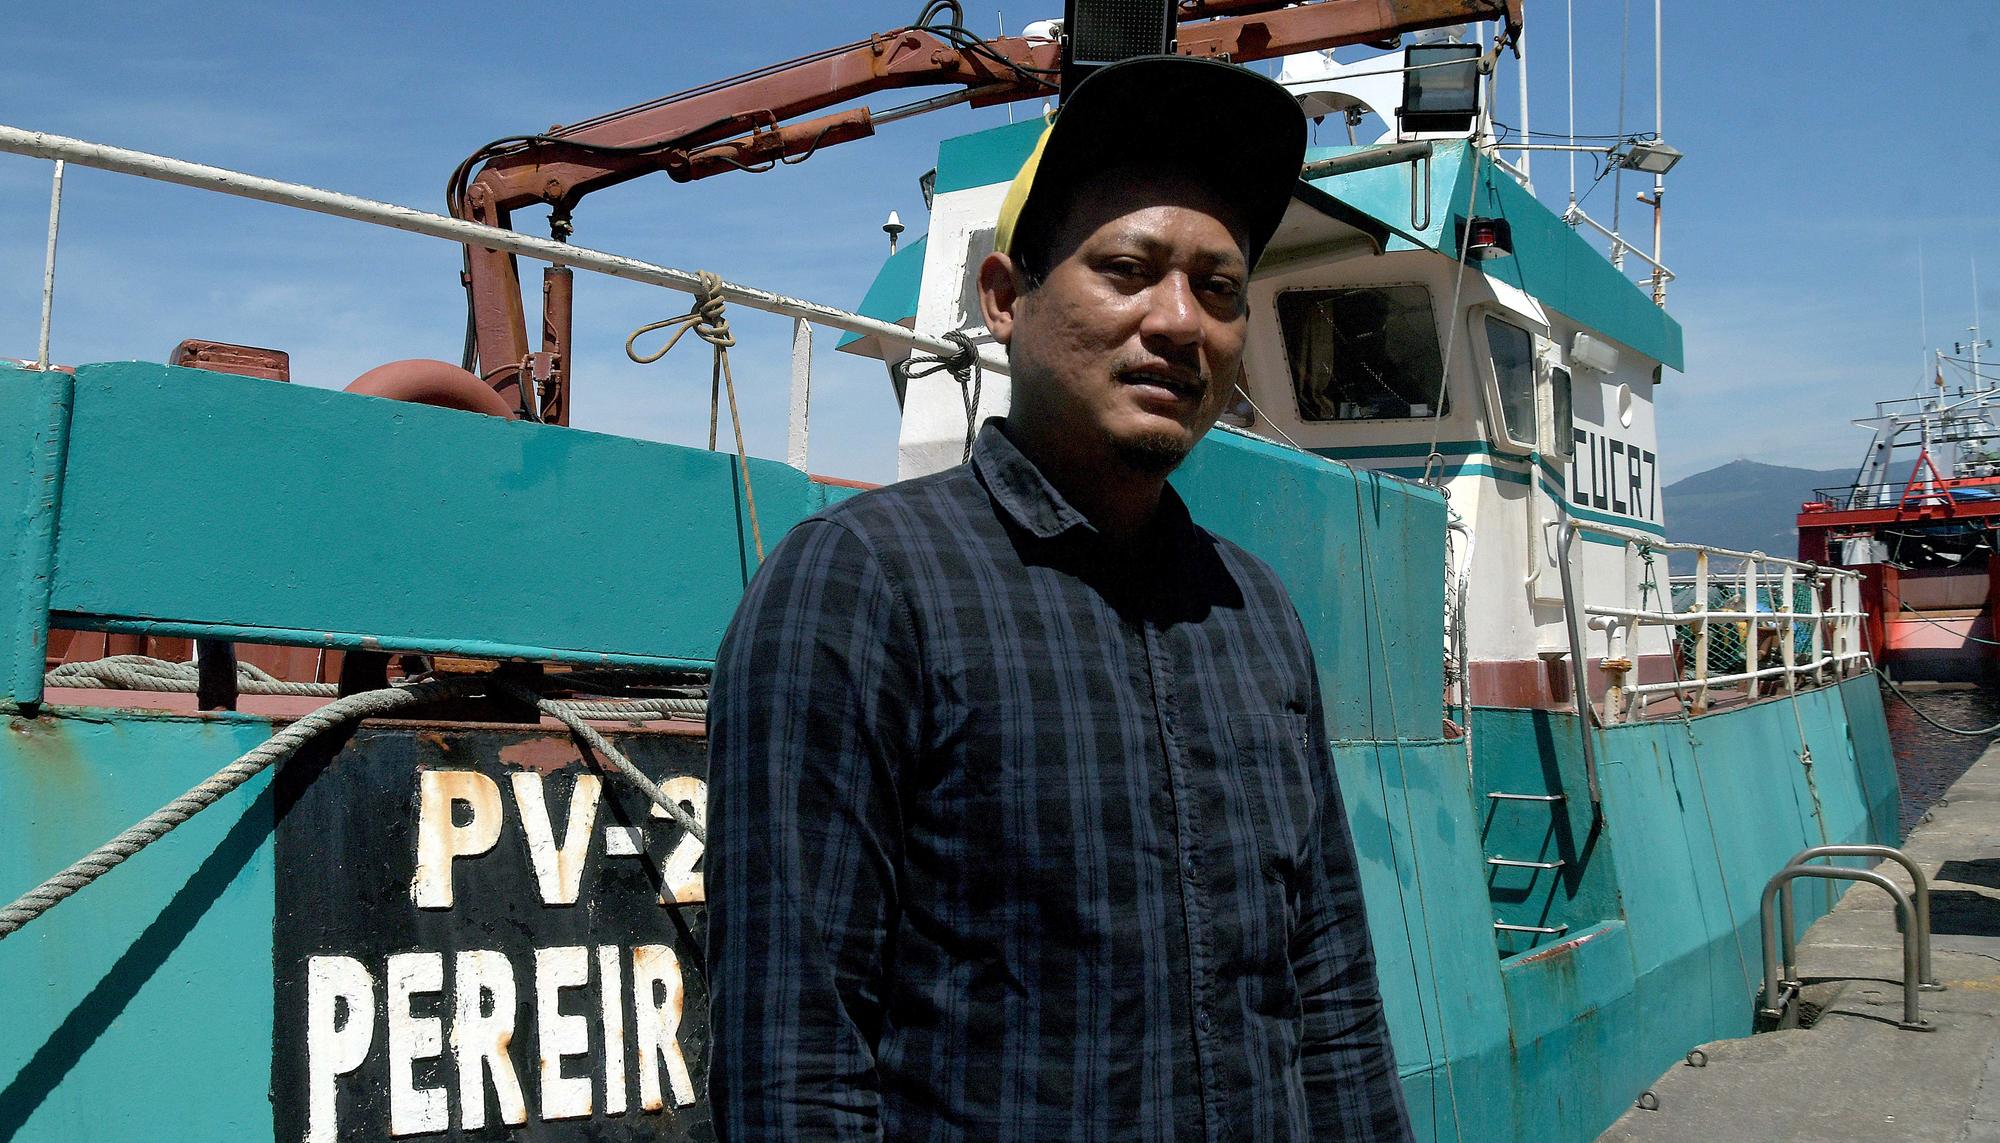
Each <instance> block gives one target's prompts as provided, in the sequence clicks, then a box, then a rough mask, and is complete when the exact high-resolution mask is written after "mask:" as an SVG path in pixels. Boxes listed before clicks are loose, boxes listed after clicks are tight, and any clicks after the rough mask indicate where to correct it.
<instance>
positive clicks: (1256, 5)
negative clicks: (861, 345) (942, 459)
mask: <svg viewBox="0 0 2000 1143" xmlns="http://www.w3.org/2000/svg"><path fill="white" fill-rule="evenodd" d="M940 6H941V5H933V6H932V8H931V9H926V13H927V14H928V13H929V12H930V11H931V10H932V9H934V8H936V7H940ZM1487 19H1498V20H1501V21H1503V22H1504V24H1505V29H1506V30H1505V32H1504V33H1503V35H1505V36H1509V37H1511V35H1512V34H1513V33H1514V31H1515V30H1516V29H1518V28H1519V26H1520V20H1521V0H1310V2H1308V3H1300V4H1295V5H1292V6H1289V7H1288V6H1286V4H1285V3H1284V2H1283V0H1275V2H1274V0H1181V2H1180V9H1179V20H1180V24H1179V35H1178V48H1177V50H1178V51H1179V52H1180V53H1181V54H1182V55H1189V56H1203V57H1211V58H1223V59H1230V60H1234V61H1236V62H1238V63H1247V62H1249V61H1252V60H1260V59H1269V58H1272V57H1274V56H1283V55H1290V54H1294V53H1298V52H1308V51H1318V50H1323V49H1326V48H1333V47H1339V46H1342V45H1346V44H1357V43H1367V42H1371V41H1376V40H1381V39H1384V38H1387V37H1392V36H1396V35H1399V34H1401V33H1403V32H1410V31H1417V30H1420V29H1424V28H1432V27H1439V26H1442V25H1447V24H1458V23H1466V22H1470V21H1474V20H1487ZM1060 50H1061V49H1060V47H1059V45H1057V44H1055V43H1053V42H1049V41H1045V40H1027V39H1022V38H1020V37H1005V38H1000V39H982V38H980V37H977V36H974V35H973V34H971V33H969V32H967V31H965V30H964V29H963V28H962V27H960V26H958V25H957V24H956V22H953V23H950V24H934V23H927V24H925V25H923V26H920V27H917V26H913V27H907V28H899V29H896V30H894V31H889V32H884V33H882V34H880V35H875V36H870V37H869V38H868V39H866V40H862V41H858V42H856V43H852V44H847V45H843V46H841V47H837V48H831V49H828V50H825V51H821V52H817V53H814V54H812V55H809V56H804V57H801V58H799V59H795V60H791V61H788V62H785V63H781V64H775V65H773V66H770V67H766V68H763V69H760V70H758V71H755V72H750V73H748V74H745V75H741V76H736V77H734V78H732V79H726V80H721V81H719V82H716V83H711V84H706V85H704V86H701V87H697V88H693V89H691V90H688V91H684V92H680V93H678V94H675V95H669V96H666V97H664V98H661V99H656V100H653V101H651V102H648V103H643V104H640V105H638V106H636V107H629V108H625V109H624V110H620V111H614V112H611V113H609V114H607V115H600V116H598V117H597V118H595V119H590V120H587V121H585V122H582V123H575V124H571V125H569V126H566V127H560V128H555V129H552V130H550V131H549V132H547V133H545V134H539V135H524V136H517V137H514V138H510V139H503V140H498V141H496V142H494V143H490V144H488V145H487V146H485V147H482V148H481V149H480V150H478V151H476V152H474V153H473V154H472V155H471V156H470V157H469V158H467V159H466V160H465V161H464V162H463V163H461V164H460V165H459V167H458V169H457V170H456V171H455V172H454V173H453V175H452V179H451V184H450V187H449V189H448V197H449V199H450V205H451V210H452V213H453V214H455V215H457V216H458V217H460V218H466V219H470V220H472V221H475V222H482V223H485V224H487V225H491V226H502V227H505V226H509V225H510V219H511V216H512V212H513V211H515V210H517V209H519V208H521V207H525V206H531V205H537V204H541V205H547V206H548V207H550V208H551V210H552V212H553V214H552V219H551V226H552V228H553V229H554V231H555V234H556V237H558V238H563V237H567V235H568V233H569V218H570V212H571V211H572V210H573V209H574V208H575V206H576V203H577V201H578V200H580V199H581V198H582V197H583V196H584V195H587V194H589V193H591V192H592V191H595V190H601V189H603V188H605V187H609V186H615V185H617V184H618V183H622V182H625V181H627V180H630V179H635V178H638V177H639V176H641V175H645V174H650V173H652V172H655V171H665V172H666V173H667V175H668V177H670V178H672V179H674V180H675V181H677V182H687V181H690V180H693V179H700V178H706V177H708V176H709V175H713V174H718V173H721V172H723V171H730V170H753V171H754V170H765V169H768V168H769V166H770V165H772V164H775V163H778V162H800V161H803V159H804V158H805V157H807V156H810V155H811V154H812V153H814V152H815V151H818V150H819V149H821V148H823V147H830V146H834V145H836V144H839V143H845V142H849V141H851V140H855V139H862V138H866V137H868V136H869V135H872V134H874V133H875V127H876V125H877V124H880V123H884V122H889V121H892V120H894V119H900V118H905V117H908V116H910V115H914V114H918V113H921V112H924V111H929V110H934V109H936V108H938V107H943V106H948V105H950V104H954V103H971V104H972V105H973V106H975V107H984V106H990V105H993V104H998V103H1006V102H1010V101H1014V100H1021V99H1036V98H1044V97H1047V96H1050V95H1053V94H1055V93H1056V90H1057V78H1056V77H1057V74H1058V69H1059V67H1060V64H1061V60H1060ZM947 84H948V85H953V86H955V87H957V89H958V90H957V91H955V92H952V93H949V94H946V95H943V96H939V97H936V98H933V99H927V100H922V101H919V102H916V103H912V104H907V105H904V106H902V107H898V108H894V109H891V110H889V111H885V112H882V113H879V114H877V113H871V111H870V110H869V109H868V108H865V107H855V108H848V109H845V110H840V111H835V112H832V113H830V114H826V115H820V116H818V117H816V118H805V117H806V116H809V115H812V114H813V113H814V112H818V111H822V110H825V109H826V108H829V107H834V106H837V105H839V104H843V103H848V102H851V101H853V100H856V99H861V98H864V97H866V96H869V95H873V94H876V93H878V92H883V91H893V90H898V89H903V88H913V87H935V86H942V85H947ZM482 164H483V165H482ZM475 168H476V169H477V174H476V175H475V174H473V173H472V172H473V171H474V169H475ZM570 275H571V271H570V270H568V269H567V268H563V267H553V268H551V269H549V270H548V271H546V272H545V274H544V278H543V306H542V324H543V333H542V348H541V349H540V350H539V351H536V352H531V351H530V350H529V347H528V331H527V324H526V320H525V314H524V312H523V307H522V302H521V282H520V275H519V270H518V268H517V267H516V265H515V261H514V257H513V255H511V254H507V253H505V252H502V251H498V250H491V249H487V248H484V247H477V246H473V247H468V248H467V250H466V274H465V285H466V291H467V294H468V302H469V305H470V322H471V333H472V339H471V340H472V344H473V347H474V350H475V355H476V358H477V361H478V363H479V371H480V375H481V376H482V377H483V378H484V380H485V381H486V382H487V384H489V385H491V386H492V387H493V389H494V390H495V391H496V392H497V393H498V394H499V395H500V397H501V398H502V400H504V401H505V402H506V403H508V404H509V405H510V406H518V407H520V408H521V409H522V410H523V412H525V413H528V414H529V415H531V416H534V417H535V418H536V419H539V420H543V421H547V422H551V423H555V424H567V423H568V421H569V393H568V389H569V386H568V373H569V366H568V358H569V356H570V353H569V342H570V305H571V296H572V292H571V281H572V280H571V277H570ZM524 378H525V379H527V381H528V387H527V389H526V390H525V391H524V389H523V380H524Z"/></svg>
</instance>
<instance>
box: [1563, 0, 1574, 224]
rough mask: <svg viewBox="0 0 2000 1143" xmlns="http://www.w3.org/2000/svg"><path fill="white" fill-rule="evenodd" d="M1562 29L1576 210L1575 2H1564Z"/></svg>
mask: <svg viewBox="0 0 2000 1143" xmlns="http://www.w3.org/2000/svg"><path fill="white" fill-rule="evenodd" d="M1563 27H1564V30H1565V32H1566V34H1567V35H1568V38H1569V76H1568V80H1569V206H1570V210H1575V209H1576V0H1566V10H1565V11H1564V13H1563ZM1565 213H1567V212H1565Z"/></svg>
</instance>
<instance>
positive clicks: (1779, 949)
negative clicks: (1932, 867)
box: [1758, 845, 1944, 1032]
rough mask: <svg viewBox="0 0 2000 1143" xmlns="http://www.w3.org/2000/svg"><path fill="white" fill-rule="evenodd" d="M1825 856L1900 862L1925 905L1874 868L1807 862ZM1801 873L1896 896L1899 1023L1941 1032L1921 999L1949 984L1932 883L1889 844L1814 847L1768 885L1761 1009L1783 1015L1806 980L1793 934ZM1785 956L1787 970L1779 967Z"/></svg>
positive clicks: (1762, 925) (1762, 910)
mask: <svg viewBox="0 0 2000 1143" xmlns="http://www.w3.org/2000/svg"><path fill="white" fill-rule="evenodd" d="M1820 857H1880V858H1885V859H1887V860H1890V861H1894V862H1897V863H1898V864H1900V865H1902V867H1903V868H1904V869H1906V870H1908V871H1909V873H1910V877H1911V878H1912V881H1913V884H1914V886H1915V890H1916V894H1917V901H1918V902H1921V904H1918V903H1916V902H1913V901H1912V900H1911V896H1910V894H1908V893H1905V892H1903V888H1902V886H1900V885H1898V884H1896V883H1895V882H1894V881H1891V880H1890V879H1889V878H1888V877H1887V876H1886V875H1884V874H1881V873H1877V872H1875V871H1874V870H1872V869H1849V868H1846V867H1843V866H1829V865H1808V864H1806V862H1808V861H1811V860H1813V859H1815V858H1820ZM1801 877H1813V878H1818V879H1821V880H1826V881H1860V882H1865V883H1867V884H1869V885H1875V886H1879V887H1880V888H1881V889H1882V890H1883V891H1885V892H1887V893H1888V894H1889V896H1890V897H1891V898H1892V899H1894V900H1895V902H1896V909H1897V912H1898V915H1899V916H1900V917H1901V918H1902V927H1903V1019H1902V1021H1901V1022H1900V1023H1899V1025H1898V1026H1899V1027H1903V1028H1907V1029H1909V1030H1911V1031H1913V1032H1931V1031H1935V1030H1936V1025H1934V1024H1932V1023H1931V1022H1930V1021H1928V1020H1925V1019H1924V1018H1923V1011H1922V1008H1921V1006H1920V1004H1919V1001H1918V994H1919V993H1920V992H1922V991H1924V990H1926V989H1930V990H1937V989H1942V988H1943V987H1944V986H1943V985H1942V984H1940V983H1938V981H1937V979H1936V974H1935V973H1934V972H1933V971H1932V969H1931V939H1930V938H1931V918H1930V884H1929V882H1928V881H1927V880H1926V879H1925V877H1924V874H1923V871H1922V870H1921V869H1919V868H1917V865H1916V863H1915V862H1913V861H1911V860H1910V859H1909V857H1908V856H1906V855H1905V854H1904V853H1903V852H1902V851H1901V850H1898V849H1894V848H1892V847H1890V846H1886V845H1819V846H1813V847H1812V848H1810V849H1805V850H1801V851H1799V853H1797V854H1796V855H1794V856H1793V858H1792V860H1791V861H1790V862H1789V863H1788V864H1787V865H1786V866H1785V868H1783V869H1781V870H1779V871H1778V872H1777V873H1776V874H1775V875H1773V876H1772V878H1771V880H1770V881H1768V882H1766V883H1765V885H1764V898H1763V902H1762V904H1761V905H1760V907H1759V911H1758V926H1759V932H1760V933H1761V935H1762V936H1763V940H1764V1002H1763V1004H1762V1006H1761V1007H1760V1008H1759V1009H1758V1010H1759V1012H1761V1013H1762V1014H1763V1015H1765V1016H1769V1017H1772V1018H1773V1019H1776V1018H1781V1017H1782V1016H1783V1015H1784V1012H1785V1006H1786V1004H1788V1003H1790V1001H1791V999H1792V997H1793V996H1795V995H1796V994H1797V992H1798V989H1799V987H1800V982H1799V981H1798V980H1797V979H1795V976H1796V974H1795V972H1794V969H1795V967H1796V966H1795V965H1794V964H1793V963H1792V962H1793V959H1794V957H1795V955H1796V947H1795V944H1794V940H1793V935H1792V927H1793V917H1792V905H1791V894H1792V890H1791V885H1792V882H1794V881H1796V880H1798V879H1799V878H1801ZM1781 901H1782V912H1783V922H1782V927H1783V932H1782V933H1777V932H1774V931H1773V929H1774V927H1776V926H1777V925H1778V924H1779V920H1778V915H1779V912H1780V908H1779V905H1780V902H1781ZM1781 956H1782V958H1783V972H1780V971H1779V961H1780V957H1781Z"/></svg>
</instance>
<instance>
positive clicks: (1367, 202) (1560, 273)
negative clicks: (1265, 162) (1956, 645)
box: [864, 121, 1683, 370]
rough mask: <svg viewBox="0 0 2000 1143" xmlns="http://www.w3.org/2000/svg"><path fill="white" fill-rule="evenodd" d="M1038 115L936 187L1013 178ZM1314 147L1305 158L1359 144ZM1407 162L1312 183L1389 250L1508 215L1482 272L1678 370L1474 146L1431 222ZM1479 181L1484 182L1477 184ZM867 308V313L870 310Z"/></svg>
mask: <svg viewBox="0 0 2000 1143" xmlns="http://www.w3.org/2000/svg"><path fill="white" fill-rule="evenodd" d="M1040 134H1041V124H1040V122H1039V121H1031V122H1024V123H1015V124H1011V125H1009V126H1006V127H995V128H993V129H991V130H988V131H980V132H976V133H974V134H971V135H963V136H960V137H958V138H956V139H948V140H946V141H945V142H944V144H943V145H942V146H940V147H939V148H938V167H937V172H938V173H937V190H938V191H939V193H943V192H946V191H954V190H965V189H968V188H970V187H978V186H987V185H990V184H993V183H999V182H1006V181H1008V180H1010V179H1012V178H1013V177H1014V175H1015V174H1016V173H1017V172H1018V171H1019V170H1020V169H1021V164H1023V163H1025V162H1026V161H1027V159H1028V155H1029V153H1030V152H1031V151H1033V150H1034V146H1035V140H1036V139H1037V138H1038V137H1040ZM1357 149H1359V148H1354V147H1314V148H1311V149H1309V150H1308V151H1307V152H1306V159H1307V161H1308V162H1312V161H1317V160H1319V159H1326V158H1331V157H1333V156H1336V155H1342V154H1346V153H1348V152H1351V151H1354V150H1357ZM1411 170H1412V168H1411V166H1410V164H1408V163H1403V164H1398V165H1396V166H1391V167H1376V168H1373V169H1370V170H1365V171H1355V172H1353V173H1351V174H1344V175H1334V176H1331V177H1328V178H1323V179H1316V180H1314V181H1313V183H1312V185H1313V186H1315V187H1317V188H1319V189H1321V190H1324V191H1326V192H1327V193H1328V194H1331V195H1333V196H1334V197H1335V198H1338V199H1340V200H1341V201H1342V202H1345V203H1347V204H1349V205H1351V206H1354V207H1356V208H1358V209H1360V210H1361V211H1362V212H1363V213H1365V214H1367V215H1368V216H1370V217H1371V218H1374V219H1376V220H1377V221H1379V222H1382V223H1384V224H1386V225H1388V226H1389V227H1391V228H1392V229H1394V230H1395V231H1396V232H1397V234H1396V236H1395V237H1393V238H1392V239H1391V240H1390V243H1389V249H1391V250H1397V249H1403V250H1409V249H1417V248H1423V249H1429V250H1435V251H1438V252H1440V253H1443V254H1445V255H1446V256H1449V257H1455V256H1456V255H1457V252H1458V230H1457V228H1458V223H1459V221H1460V220H1461V219H1464V218H1465V217H1466V216H1467V213H1468V211H1467V207H1468V206H1470V208H1471V210H1470V213H1472V214H1476V215H1481V216H1484V217H1491V218H1504V219H1506V220H1507V222H1508V223H1509V225H1510V226H1511V227H1512V230H1513V242H1514V254H1513V257H1511V258H1496V259H1493V260H1492V261H1489V262H1483V263H1481V264H1480V269H1481V270H1482V271H1484V272H1485V273H1487V274H1490V275H1492V276H1493V277H1494V278H1497V279H1499V280H1500V281H1503V282H1506V283H1507V284H1509V285H1511V286H1515V287H1517V288H1519V289H1521V290H1524V291H1526V292H1527V293H1529V294H1530V295H1532V296H1533V297H1534V298H1535V299H1536V300H1537V301H1539V302H1541V303H1542V304H1543V305H1544V306H1547V307H1548V308H1550V309H1553V310H1556V311H1557V312H1559V313H1562V314H1566V315H1568V316H1569V317H1570V318H1571V319H1572V320H1574V321H1576V322H1577V323H1578V324H1580V325H1583V326H1587V327H1589V328H1591V329H1594V330H1598V331H1601V332H1602V333H1604V334H1605V335H1606V336H1608V337H1611V338H1614V339H1616V340H1618V341H1620V342H1622V343H1624V344H1625V345H1628V346H1630V347H1631V348H1633V349H1635V350H1637V351H1638V352H1640V353H1643V354H1645V355H1646V356H1647V357H1650V358H1652V359H1653V360H1655V361H1659V362H1661V363H1663V364H1665V365H1666V366H1668V367H1669V368H1672V369H1676V370H1678V369H1681V368H1683V365H1682V340H1681V327H1680V323H1679V322H1677V321H1675V320H1674V319H1673V318H1671V317H1669V316H1667V314H1666V311H1664V310H1662V309H1661V308H1660V307H1658V306H1656V305H1654V304H1653V301H1652V299H1651V298H1650V297H1648V296H1647V294H1646V293H1645V292H1644V291H1642V290H1641V289H1640V288H1639V287H1638V286H1636V285H1634V284H1633V283H1632V281H1631V280H1630V279H1628V278H1626V277H1625V275H1624V273H1623V272H1622V271H1620V270H1619V269H1618V268H1617V267H1615V266H1613V265H1611V263H1610V262H1609V261H1608V260H1607V259H1606V258H1605V257H1604V255H1603V254H1601V253H1599V252H1598V251H1597V250H1596V248H1594V247H1592V246H1591V245H1590V243H1589V242H1587V241H1586V240H1584V238H1583V237H1582V236H1581V235H1579V234H1577V233H1576V231H1574V230H1572V229H1571V228H1570V227H1569V226H1568V225H1567V224H1565V223H1564V222H1563V220H1562V218H1561V217H1560V216H1559V215H1557V214H1556V213H1555V212H1554V211H1551V210H1550V209H1549V208H1548V207H1546V206H1543V205H1542V204H1541V203H1540V202H1539V201H1537V200H1536V198H1535V196H1534V195H1532V194H1529V193H1528V192H1527V191H1526V190H1525V189H1523V188H1522V186H1521V185H1520V184H1519V183H1517V182H1515V181H1514V180H1513V179H1512V178H1511V177H1508V176H1506V175H1504V174H1501V173H1499V169H1498V168H1496V167H1495V166H1494V165H1493V163H1492V162H1491V161H1490V160H1488V159H1486V158H1484V157H1480V156H1478V152H1477V151H1476V150H1475V149H1474V148H1473V147H1472V145H1471V144H1469V143H1440V144H1438V145H1437V148H1436V150H1435V152H1434V154H1433V156H1432V158H1431V201H1430V204H1429V220H1430V225H1429V227H1428V228H1426V229H1422V230H1417V229H1414V228H1413V227H1412V226H1411V222H1412V219H1411V218H1410V178H1411ZM1475 181H1476V183H1477V186H1475V185H1474V182H1475ZM864 312H865V311H864Z"/></svg>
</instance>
